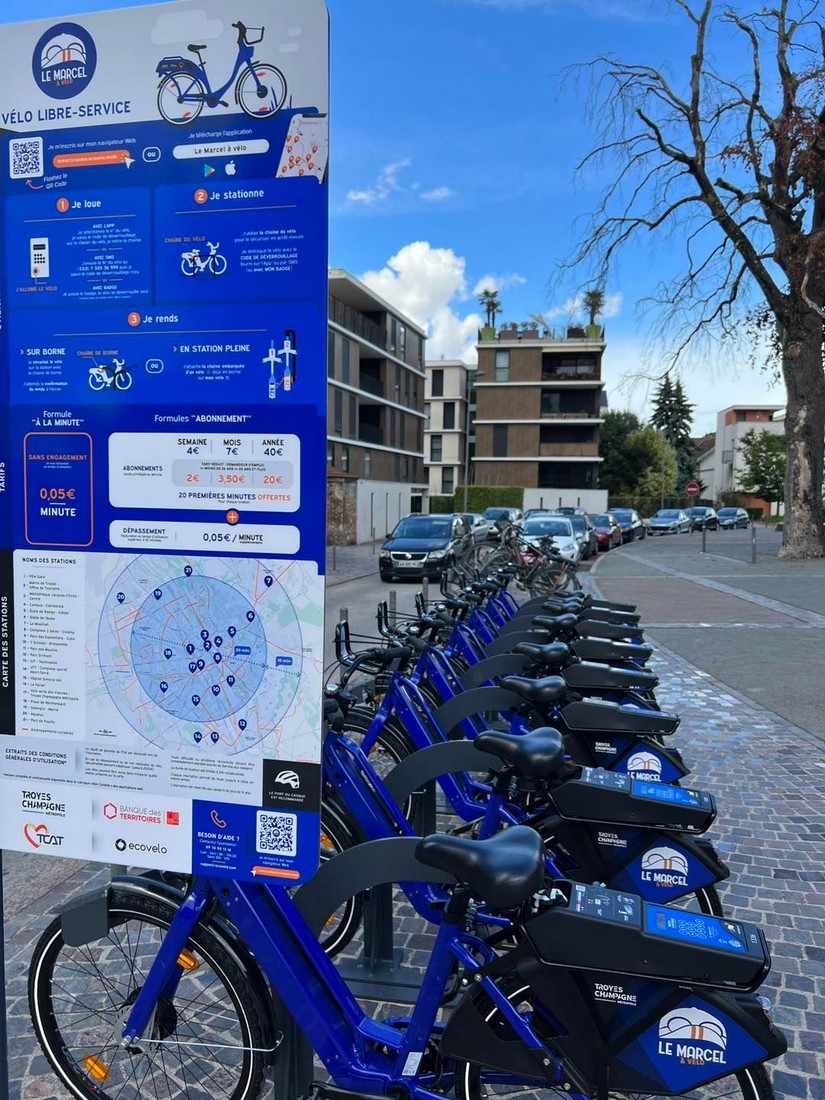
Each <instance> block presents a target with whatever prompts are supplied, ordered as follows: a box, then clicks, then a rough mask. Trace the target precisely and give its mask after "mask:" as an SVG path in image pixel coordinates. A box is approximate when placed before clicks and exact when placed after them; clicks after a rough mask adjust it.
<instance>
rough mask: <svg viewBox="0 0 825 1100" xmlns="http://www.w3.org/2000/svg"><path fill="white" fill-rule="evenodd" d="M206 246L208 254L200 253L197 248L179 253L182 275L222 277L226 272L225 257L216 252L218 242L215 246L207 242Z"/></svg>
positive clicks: (218, 246)
mask: <svg viewBox="0 0 825 1100" xmlns="http://www.w3.org/2000/svg"><path fill="white" fill-rule="evenodd" d="M206 244H207V246H208V248H209V251H208V252H202V251H201V249H199V248H192V249H190V250H189V251H188V252H181V259H180V269H181V271H182V272H183V274H184V275H203V274H205V273H208V274H210V275H223V273H224V271H226V256H222V255H221V254H220V252H218V249H219V248H220V247H221V245H220V241H218V243H217V244H213V243H212V242H211V241H207V242H206Z"/></svg>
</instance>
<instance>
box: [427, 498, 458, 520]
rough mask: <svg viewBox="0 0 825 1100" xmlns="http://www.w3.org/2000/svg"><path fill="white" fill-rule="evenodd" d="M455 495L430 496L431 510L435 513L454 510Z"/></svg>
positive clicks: (442, 513) (439, 513)
mask: <svg viewBox="0 0 825 1100" xmlns="http://www.w3.org/2000/svg"><path fill="white" fill-rule="evenodd" d="M453 501H454V498H453V497H442V496H431V497H430V512H431V513H432V514H433V515H444V514H445V513H447V512H454V511H455V508H454V507H453Z"/></svg>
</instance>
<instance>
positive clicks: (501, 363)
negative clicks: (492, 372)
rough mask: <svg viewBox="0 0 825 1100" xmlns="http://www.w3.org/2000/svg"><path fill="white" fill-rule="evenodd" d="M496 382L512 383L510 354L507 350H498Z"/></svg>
mask: <svg viewBox="0 0 825 1100" xmlns="http://www.w3.org/2000/svg"><path fill="white" fill-rule="evenodd" d="M495 380H496V382H509V381H510V352H509V350H508V349H507V348H499V349H497V350H496V379H495Z"/></svg>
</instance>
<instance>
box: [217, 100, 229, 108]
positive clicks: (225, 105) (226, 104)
mask: <svg viewBox="0 0 825 1100" xmlns="http://www.w3.org/2000/svg"><path fill="white" fill-rule="evenodd" d="M218 103H219V104H220V106H221V107H228V106H229V104H228V103H227V102H226V100H225V99H219V100H218Z"/></svg>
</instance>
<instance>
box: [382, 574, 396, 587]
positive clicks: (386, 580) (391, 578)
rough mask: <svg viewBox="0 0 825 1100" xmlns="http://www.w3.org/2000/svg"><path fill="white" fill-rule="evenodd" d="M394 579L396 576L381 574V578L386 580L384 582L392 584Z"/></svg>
mask: <svg viewBox="0 0 825 1100" xmlns="http://www.w3.org/2000/svg"><path fill="white" fill-rule="evenodd" d="M394 579H395V578H394V577H391V576H390V577H385V576H384V574H383V573H382V574H381V580H382V581H383V582H384V584H392V582H393V580H394Z"/></svg>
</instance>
